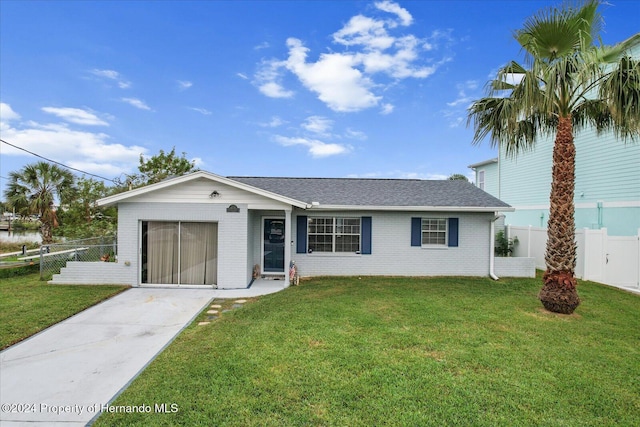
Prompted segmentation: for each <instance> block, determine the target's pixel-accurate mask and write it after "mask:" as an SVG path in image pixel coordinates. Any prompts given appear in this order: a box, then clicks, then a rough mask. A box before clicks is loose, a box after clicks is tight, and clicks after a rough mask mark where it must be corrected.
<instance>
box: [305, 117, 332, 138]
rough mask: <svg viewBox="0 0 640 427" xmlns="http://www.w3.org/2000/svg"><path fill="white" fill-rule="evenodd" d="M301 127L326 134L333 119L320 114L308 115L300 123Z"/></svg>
mask: <svg viewBox="0 0 640 427" xmlns="http://www.w3.org/2000/svg"><path fill="white" fill-rule="evenodd" d="M301 126H302V128H303V129H305V130H307V131H309V132H312V133H315V134H319V135H326V134H327V132H328V131H329V130H331V128H332V127H333V120H330V119H328V118H326V117H322V116H309V117H307V118H306V119H305V121H304V122H303V123H302V125H301Z"/></svg>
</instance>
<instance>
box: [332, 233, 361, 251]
mask: <svg viewBox="0 0 640 427" xmlns="http://www.w3.org/2000/svg"><path fill="white" fill-rule="evenodd" d="M358 251H360V235H341V236H336V252H358Z"/></svg>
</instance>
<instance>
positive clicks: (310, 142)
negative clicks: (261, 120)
mask: <svg viewBox="0 0 640 427" xmlns="http://www.w3.org/2000/svg"><path fill="white" fill-rule="evenodd" d="M274 139H275V141H276V142H278V143H279V144H280V145H282V146H285V147H290V146H294V145H302V146H305V147H307V148H308V150H309V154H311V156H312V157H316V158H318V157H329V156H335V155H338V154H345V153H348V152H349V151H351V147H350V146H348V145H341V144H334V143H326V142H322V141H320V140H317V139H311V138H300V137H286V136H281V135H276V136H274Z"/></svg>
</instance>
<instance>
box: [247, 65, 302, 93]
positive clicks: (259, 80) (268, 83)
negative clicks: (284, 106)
mask: <svg viewBox="0 0 640 427" xmlns="http://www.w3.org/2000/svg"><path fill="white" fill-rule="evenodd" d="M285 65H286V63H285V62H283V61H276V60H270V61H262V63H261V64H260V66H259V69H258V72H257V73H256V75H255V79H254V84H255V85H256V86H258V90H260V92H262V94H263V95H266V96H268V97H269V98H291V97H292V96H293V95H294V93H293V92H292V91H290V90H286V89H285V88H284V87H283V86H282V84H281V83H280V81H281V79H282V75H281V72H280V70H281V69H282V68H283V67H285Z"/></svg>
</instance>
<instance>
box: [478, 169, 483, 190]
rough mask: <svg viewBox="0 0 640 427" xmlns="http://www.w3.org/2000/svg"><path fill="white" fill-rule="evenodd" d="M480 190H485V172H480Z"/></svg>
mask: <svg viewBox="0 0 640 427" xmlns="http://www.w3.org/2000/svg"><path fill="white" fill-rule="evenodd" d="M478 188H479V189H481V190H484V171H478Z"/></svg>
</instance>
